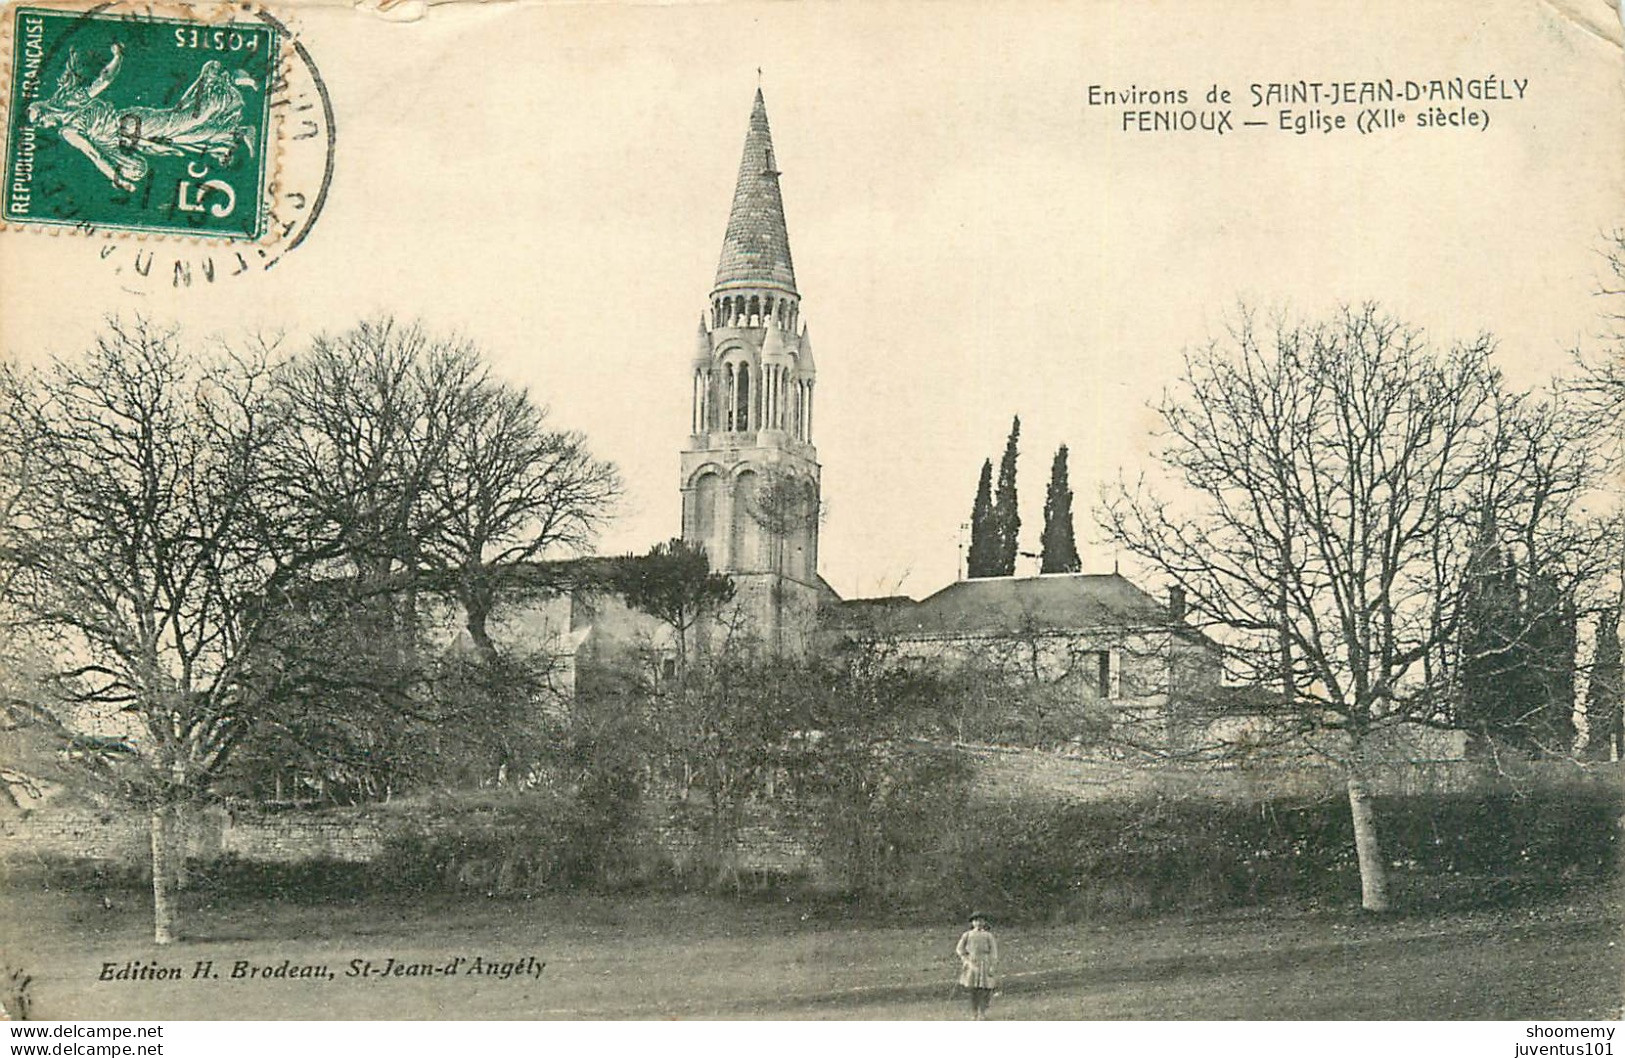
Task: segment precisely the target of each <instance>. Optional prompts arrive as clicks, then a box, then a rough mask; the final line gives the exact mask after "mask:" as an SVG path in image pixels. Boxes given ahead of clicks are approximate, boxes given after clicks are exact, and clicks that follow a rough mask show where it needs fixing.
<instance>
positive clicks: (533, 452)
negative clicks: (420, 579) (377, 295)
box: [420, 352, 621, 661]
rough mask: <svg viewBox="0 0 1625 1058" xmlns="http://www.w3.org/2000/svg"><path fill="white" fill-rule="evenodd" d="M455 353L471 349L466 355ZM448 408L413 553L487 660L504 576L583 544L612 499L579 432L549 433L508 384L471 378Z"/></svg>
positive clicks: (612, 473) (603, 466)
mask: <svg viewBox="0 0 1625 1058" xmlns="http://www.w3.org/2000/svg"><path fill="white" fill-rule="evenodd" d="M463 355H465V356H467V355H473V354H472V353H471V352H465V353H464V354H463ZM466 385H467V389H466V391H465V392H464V393H462V394H461V395H460V396H459V398H458V399H457V400H456V401H455V402H450V403H452V406H453V407H455V408H456V409H457V415H456V421H455V422H454V425H453V428H452V430H451V437H450V439H449V443H448V445H447V447H446V462H445V465H444V467H442V468H441V473H439V474H437V475H435V477H434V478H433V479H432V483H431V486H430V492H429V495H430V507H431V509H432V510H434V511H436V512H438V513H437V516H436V517H435V519H434V524H433V526H432V528H431V530H430V531H429V532H428V533H427V534H426V536H425V538H424V540H423V541H422V545H421V549H420V550H421V556H422V559H423V561H424V563H425V564H426V566H427V567H428V569H429V571H430V572H431V573H432V574H433V573H440V574H444V576H441V577H437V578H436V579H437V580H439V581H442V582H443V583H444V584H445V586H446V588H447V589H448V590H449V591H450V592H451V594H452V595H453V596H454V597H455V598H456V599H457V601H458V602H459V603H460V604H461V605H462V607H463V613H464V617H465V626H466V628H467V630H468V634H469V637H470V638H471V639H472V640H473V642H474V645H475V648H476V649H477V650H478V651H479V652H480V655H481V656H482V657H483V658H485V659H486V660H488V661H491V660H494V659H495V658H496V653H497V650H496V646H495V644H494V643H493V642H492V640H491V635H490V631H489V629H488V627H487V626H488V623H489V620H490V616H491V613H492V611H493V610H494V608H495V607H496V604H497V602H498V598H499V593H500V591H501V589H502V588H503V587H504V585H507V586H509V587H510V588H511V587H512V586H513V584H512V582H513V578H512V577H511V576H510V574H511V573H512V572H513V571H514V570H515V569H516V568H517V567H519V566H521V565H523V564H525V563H530V562H533V561H534V560H537V559H540V558H544V557H545V558H553V557H560V556H562V555H570V554H579V553H581V552H584V551H586V550H587V548H588V546H589V545H590V544H591V543H592V539H593V536H594V534H595V533H596V531H597V529H598V528H599V527H600V526H601V525H602V524H603V523H604V522H605V521H606V520H607V519H608V517H609V514H610V510H611V506H612V504H613V502H614V501H615V499H616V498H617V497H618V496H619V495H620V491H621V484H620V476H619V475H618V474H617V473H616V470H615V468H614V466H612V465H611V464H609V463H605V462H602V461H600V460H597V459H594V458H593V457H592V454H591V453H590V452H589V451H588V450H587V442H586V438H585V437H584V436H582V435H581V434H580V433H577V432H573V431H563V430H554V429H551V428H549V426H548V424H547V411H546V410H545V409H544V408H542V407H541V406H539V405H538V404H536V403H535V402H534V401H533V400H531V398H530V395H529V394H528V393H526V392H525V391H524V390H521V389H516V388H514V387H512V386H508V385H505V384H503V383H500V382H497V381H495V380H493V379H490V378H488V377H485V376H484V375H483V374H481V375H475V376H472V377H471V379H470V381H468V382H467V383H466Z"/></svg>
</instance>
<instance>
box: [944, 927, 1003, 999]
mask: <svg viewBox="0 0 1625 1058" xmlns="http://www.w3.org/2000/svg"><path fill="white" fill-rule="evenodd" d="M987 927H988V923H987V916H986V915H984V914H982V913H981V912H980V911H978V912H976V914H974V915H972V916H971V917H970V929H967V930H966V931H965V932H964V933H962V934H961V935H960V937H959V943H958V945H956V946H955V947H954V951H955V952H956V953H958V955H959V962H960V965H961V966H962V967H963V969H962V970H961V971H960V974H959V983H960V985H961V986H963V987H965V988H968V989H970V1012H971V1017H973V1018H975V1019H976V1020H977V1021H982V1020H984V1019H985V1018H986V1017H987V1007H988V1004H989V1003H991V1002H992V1001H993V989H994V987H995V985H996V981H995V979H994V976H993V975H994V973H995V972H996V971H997V969H998V965H999V942H998V941H997V940H994V939H993V931H992V930H990V929H988V928H987Z"/></svg>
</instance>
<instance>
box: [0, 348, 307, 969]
mask: <svg viewBox="0 0 1625 1058" xmlns="http://www.w3.org/2000/svg"><path fill="white" fill-rule="evenodd" d="M270 389H271V387H270V385H269V376H268V372H267V369H266V363H265V359H264V357H263V356H256V357H232V356H230V355H226V354H222V355H220V356H216V357H212V358H204V357H193V356H191V355H189V354H188V353H186V352H184V351H183V350H182V349H181V347H180V344H179V342H178V340H177V338H176V336H175V334H174V333H173V332H169V331H164V330H161V329H158V328H155V327H152V326H151V325H149V324H147V323H145V322H138V323H135V324H133V325H126V324H121V323H119V322H117V321H111V322H110V323H109V324H108V326H107V328H106V331H105V333H104V334H103V336H102V337H101V338H100V339H98V341H97V344H96V346H95V348H93V349H92V350H91V351H90V352H89V354H88V355H87V356H86V357H84V358H83V359H82V360H79V361H72V362H70V361H56V362H54V363H52V364H51V365H49V366H47V367H45V368H43V369H42V370H39V371H36V372H21V371H14V372H10V373H8V374H7V375H6V376H5V378H4V386H3V389H0V404H3V406H4V409H5V410H4V414H5V416H6V417H7V418H8V419H9V420H10V421H11V422H12V423H13V424H15V425H16V426H17V428H18V429H19V430H20V431H21V433H20V436H21V437H22V438H23V440H24V444H25V447H26V451H27V453H28V460H29V464H28V467H27V472H26V477H25V479H24V480H25V482H26V487H25V488H23V489H22V490H21V491H20V492H19V493H18V494H17V495H16V496H15V497H13V501H12V502H13V509H12V512H11V517H10V518H9V519H8V521H7V526H6V530H5V534H4V539H3V542H0V568H3V569H4V571H5V572H4V576H5V577H6V578H7V581H8V592H7V606H6V611H7V614H6V616H7V618H8V625H9V627H10V629H11V631H12V632H13V633H15V634H16V635H18V636H19V637H22V638H25V639H27V640H29V641H31V642H32V643H34V644H35V645H36V646H37V647H38V648H39V649H40V650H41V651H42V652H44V653H45V654H47V655H48V657H49V658H50V661H51V667H50V668H49V670H48V671H47V672H46V674H45V678H44V685H45V687H46V688H47V689H48V692H49V693H48V694H41V695H37V696H33V695H31V696H27V697H26V698H24V699H21V700H19V699H17V698H13V699H11V700H10V702H9V703H8V706H9V713H10V715H11V717H12V718H13V719H14V720H22V721H26V722H27V723H29V724H30V725H31V726H33V727H34V728H35V729H36V730H45V731H48V732H50V733H51V734H53V735H54V736H56V737H57V738H58V739H59V740H60V742H61V744H62V745H63V747H64V751H65V752H66V753H67V754H69V755H71V756H75V757H77V758H78V759H80V760H82V761H84V762H86V763H88V764H91V765H94V766H96V768H97V770H98V771H99V772H100V773H101V775H102V777H103V778H104V779H105V780H106V782H107V783H108V784H109V785H111V786H113V787H114V788H116V789H117V790H118V792H120V793H122V794H124V795H125V796H126V797H128V798H130V799H131V800H133V801H134V802H136V803H137V804H140V805H142V806H143V807H144V808H145V809H146V810H147V811H148V813H149V817H150V821H151V832H152V841H151V847H152V880H153V886H152V889H153V910H154V925H153V935H154V939H155V940H156V941H157V942H158V943H160V944H162V943H168V942H169V941H170V940H172V939H173V937H174V909H173V905H172V903H171V890H172V888H173V885H174V880H175V868H176V864H175V862H174V860H173V857H172V847H173V838H172V829H173V823H174V817H175V812H176V809H177V807H178V806H180V805H183V804H186V803H188V802H190V801H193V800H195V799H196V798H198V797H199V796H201V795H202V794H203V793H204V792H206V791H207V790H208V789H209V787H210V785H211V784H212V783H213V782H214V780H215V779H216V778H217V777H218V775H219V774H220V772H221V769H223V768H224V767H225V765H226V763H227V761H228V760H229V759H230V757H231V755H232V752H233V750H234V749H235V748H236V747H237V746H238V745H239V744H240V743H241V741H242V739H243V738H244V737H246V735H247V734H248V732H249V731H250V730H251V727H252V717H251V716H250V715H248V714H247V712H246V711H245V709H244V698H243V695H242V690H243V676H244V671H245V666H246V664H247V662H248V659H249V657H250V656H251V655H252V654H253V652H254V651H255V649H256V648H257V646H258V645H259V643H260V642H261V638H262V636H263V633H264V631H265V628H266V615H267V613H268V607H267V605H266V603H267V600H271V599H275V598H276V597H277V596H278V595H279V594H280V593H281V592H283V591H284V590H285V589H286V587H287V586H288V585H290V584H291V583H293V582H294V581H295V580H296V579H297V578H299V577H300V576H302V575H303V574H304V573H305V572H307V571H308V569H309V568H310V567H311V566H313V565H314V564H316V563H317V562H319V561H321V560H322V559H323V558H324V557H326V556H325V555H324V554H323V553H322V552H321V550H320V548H316V547H312V546H311V544H310V541H309V540H308V539H307V538H302V537H301V536H300V534H298V533H297V532H285V531H284V528H285V523H284V522H283V520H282V519H281V518H279V517H277V516H276V514H277V512H274V511H270V510H267V509H266V507H265V506H264V503H265V502H266V501H265V497H266V496H268V495H270V490H269V489H268V488H267V485H268V474H269V468H270V466H271V465H272V463H273V460H272V459H271V454H272V453H273V452H274V451H276V449H277V447H278V446H279V445H280V444H281V443H282V442H283V439H284V436H285V429H286V421H285V420H284V419H283V418H282V417H281V416H280V414H279V412H278V408H277V406H276V403H275V401H274V400H272V399H271V397H270Z"/></svg>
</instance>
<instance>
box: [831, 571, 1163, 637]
mask: <svg viewBox="0 0 1625 1058" xmlns="http://www.w3.org/2000/svg"><path fill="white" fill-rule="evenodd" d="M868 602H870V600H852V601H851V602H849V603H846V604H844V605H843V606H842V610H843V611H846V612H844V613H843V614H842V616H843V617H844V618H847V619H848V620H849V621H850V622H851V623H852V624H854V625H874V626H879V625H884V626H885V628H886V630H888V631H890V632H892V633H894V634H901V635H910V634H926V635H999V634H1009V633H1015V632H1023V631H1040V630H1043V631H1049V630H1056V631H1062V630H1079V629H1090V628H1122V627H1130V628H1146V627H1159V628H1165V627H1167V626H1168V624H1169V621H1168V610H1167V607H1165V606H1164V605H1163V604H1162V603H1160V602H1158V601H1157V600H1156V599H1154V598H1152V597H1151V596H1150V595H1147V594H1146V593H1145V592H1143V591H1141V590H1140V589H1139V588H1136V587H1135V586H1134V585H1133V584H1131V583H1129V581H1128V580H1127V579H1126V578H1124V577H1122V576H1120V575H1118V574H1116V573H1104V574H1099V573H1067V574H1048V575H1044V576H1038V577H988V578H983V579H977V580H962V581H958V582H957V583H954V584H950V585H949V586H948V587H946V588H943V589H942V590H941V591H939V592H937V593H936V594H935V595H931V596H929V597H927V598H925V599H923V600H921V601H920V602H918V603H915V604H913V605H909V606H900V605H897V603H896V601H895V600H892V599H884V600H873V602H874V603H878V604H879V605H869V606H864V605H862V604H863V603H868ZM855 604H857V605H855ZM848 608H850V609H848ZM873 630H875V631H879V630H881V629H880V628H879V627H875V628H874V629H873Z"/></svg>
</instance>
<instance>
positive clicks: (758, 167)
mask: <svg viewBox="0 0 1625 1058" xmlns="http://www.w3.org/2000/svg"><path fill="white" fill-rule="evenodd" d="M725 283H753V284H754V283H760V284H764V285H768V284H770V285H773V286H778V287H782V288H784V289H787V290H790V291H792V292H793V291H794V290H795V289H796V272H795V267H794V266H793V265H791V263H790V236H789V233H788V232H787V231H786V230H785V226H784V200H783V199H782V198H781V197H780V195H779V171H778V166H777V165H776V164H775V163H774V160H773V136H772V133H770V132H769V131H768V127H767V104H766V103H764V102H763V101H762V90H761V89H760V88H758V89H757V90H756V104H755V106H754V107H752V108H751V112H750V130H749V131H748V132H747V133H745V153H744V156H743V157H742V158H741V159H740V161H739V183H738V184H737V185H735V187H734V201H733V209H732V210H730V211H729V213H728V231H727V234H725V235H724V236H723V238H722V258H721V259H720V260H719V261H718V262H717V284H716V285H717V286H719V287H720V286H722V285H723V284H725Z"/></svg>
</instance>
